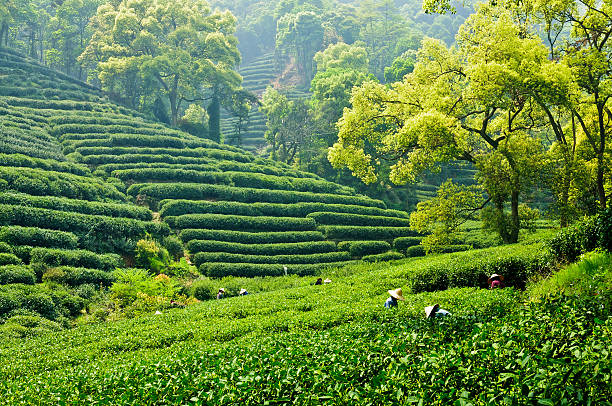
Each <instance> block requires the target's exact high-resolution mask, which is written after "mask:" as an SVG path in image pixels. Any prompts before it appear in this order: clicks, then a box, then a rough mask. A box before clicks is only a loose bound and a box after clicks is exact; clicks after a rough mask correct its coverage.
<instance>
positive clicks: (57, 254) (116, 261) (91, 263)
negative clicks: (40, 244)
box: [30, 248, 123, 271]
mask: <svg viewBox="0 0 612 406" xmlns="http://www.w3.org/2000/svg"><path fill="white" fill-rule="evenodd" d="M30 261H31V262H32V263H35V262H36V263H42V264H45V265H47V266H51V267H56V266H61V265H68V266H73V267H84V268H93V269H102V270H105V271H110V270H112V269H114V268H117V267H120V266H121V264H122V262H123V261H122V260H121V257H120V256H119V255H116V254H102V255H100V254H95V253H93V252H91V251H85V250H60V249H52V248H34V249H32V253H31V258H30Z"/></svg>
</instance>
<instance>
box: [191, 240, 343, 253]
mask: <svg viewBox="0 0 612 406" xmlns="http://www.w3.org/2000/svg"><path fill="white" fill-rule="evenodd" d="M186 248H187V249H188V250H189V252H191V253H192V254H196V253H198V252H228V253H233V254H245V255H291V254H293V253H296V252H299V253H300V254H319V253H325V252H334V251H336V244H334V243H333V242H332V241H312V242H297V243H276V244H274V243H272V244H241V243H236V242H227V241H214V240H212V241H211V240H191V241H189V242H188V243H187V246H186Z"/></svg>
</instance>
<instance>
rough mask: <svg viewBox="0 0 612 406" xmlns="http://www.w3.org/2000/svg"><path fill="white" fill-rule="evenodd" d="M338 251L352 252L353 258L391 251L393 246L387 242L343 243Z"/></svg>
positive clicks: (339, 245)
mask: <svg viewBox="0 0 612 406" xmlns="http://www.w3.org/2000/svg"><path fill="white" fill-rule="evenodd" d="M338 249H339V250H341V251H348V252H350V254H351V256H353V257H362V256H364V255H375V254H381V253H383V252H386V251H389V250H390V249H391V244H389V243H388V242H386V241H342V242H340V243H339V244H338Z"/></svg>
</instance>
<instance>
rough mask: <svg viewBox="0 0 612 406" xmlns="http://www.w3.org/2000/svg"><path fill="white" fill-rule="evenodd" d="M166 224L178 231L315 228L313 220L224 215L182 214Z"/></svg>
mask: <svg viewBox="0 0 612 406" xmlns="http://www.w3.org/2000/svg"><path fill="white" fill-rule="evenodd" d="M166 222H167V223H168V224H169V225H170V226H171V227H174V228H179V229H180V228H204V229H213V230H244V231H255V230H260V231H310V230H314V229H315V227H316V225H315V222H314V220H312V219H306V218H296V217H265V216H260V217H250V216H227V215H224V214H184V215H182V216H179V217H166Z"/></svg>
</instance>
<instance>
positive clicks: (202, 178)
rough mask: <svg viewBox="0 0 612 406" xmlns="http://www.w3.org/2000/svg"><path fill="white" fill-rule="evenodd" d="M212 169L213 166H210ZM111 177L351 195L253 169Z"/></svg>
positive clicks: (131, 172) (145, 171)
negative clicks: (251, 170)
mask: <svg viewBox="0 0 612 406" xmlns="http://www.w3.org/2000/svg"><path fill="white" fill-rule="evenodd" d="M211 169H212V168H211ZM111 176H113V177H116V178H119V179H121V180H122V181H124V182H161V181H163V182H179V183H181V182H183V183H212V184H221V185H229V186H237V187H250V188H256V189H274V190H295V191H300V192H315V193H316V192H319V193H339V194H352V193H353V191H352V190H351V189H348V188H346V187H343V186H340V185H338V184H335V183H331V182H327V181H322V180H316V179H309V178H291V177H288V176H282V177H281V176H275V175H265V174H260V173H255V172H231V171H223V172H215V171H201V170H189V169H177V168H135V169H120V170H115V171H113V172H112V173H111Z"/></svg>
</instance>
